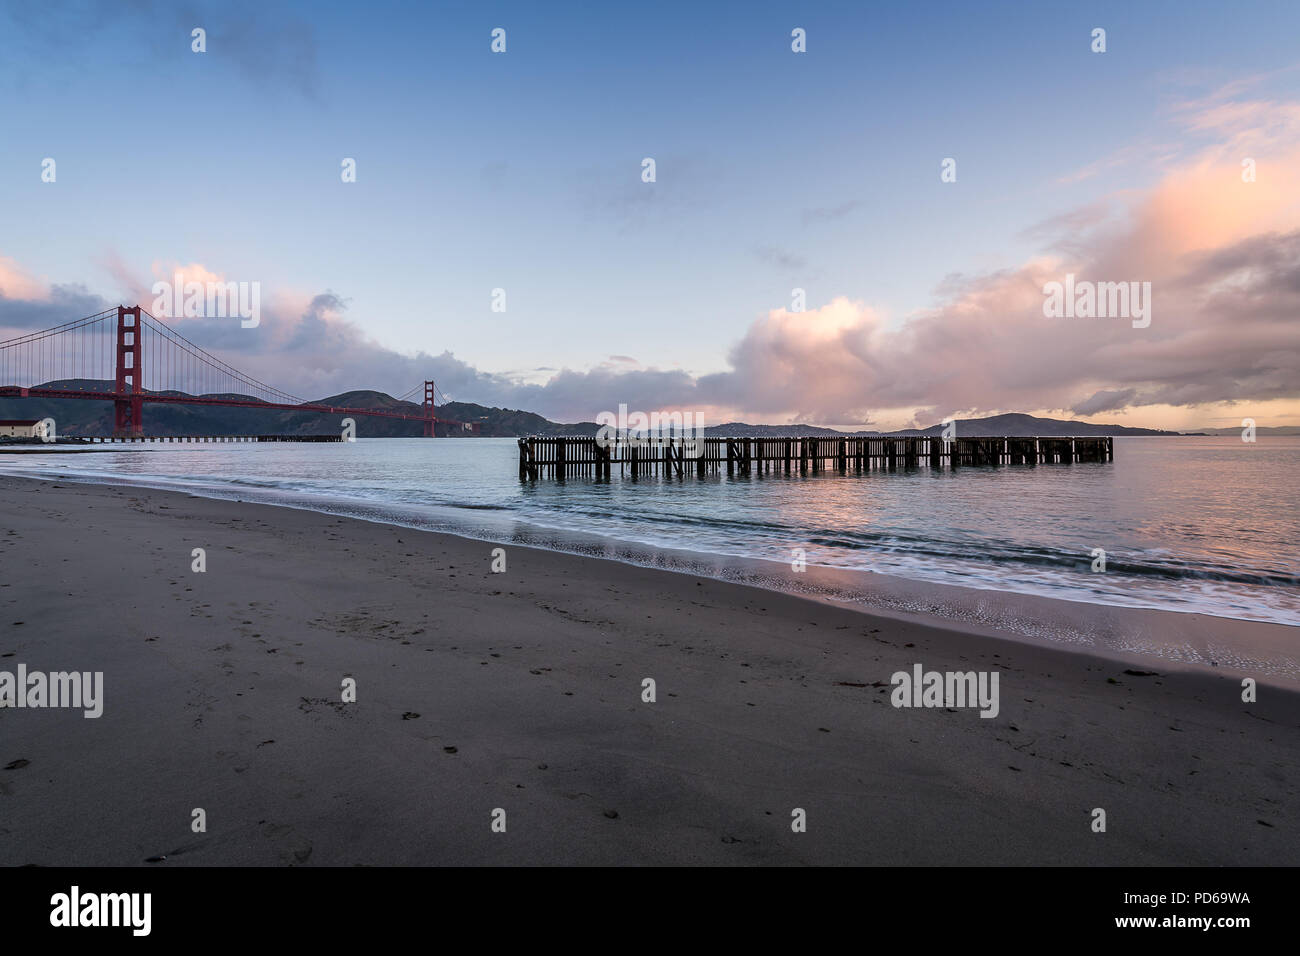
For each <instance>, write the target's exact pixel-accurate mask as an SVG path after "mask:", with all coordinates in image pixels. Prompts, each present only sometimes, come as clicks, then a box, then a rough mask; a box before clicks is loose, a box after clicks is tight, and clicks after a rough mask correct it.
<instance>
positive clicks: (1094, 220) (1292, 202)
mask: <svg viewBox="0 0 1300 956" xmlns="http://www.w3.org/2000/svg"><path fill="white" fill-rule="evenodd" d="M1258 102H1264V103H1265V104H1266V105H1265V106H1263V107H1261V106H1259V105H1258ZM1176 114H1177V115H1178V116H1179V117H1181V120H1182V122H1184V123H1185V124H1186V125H1187V126H1188V127H1189V128H1194V129H1195V130H1197V131H1201V130H1210V131H1213V133H1214V136H1215V137H1219V138H1218V139H1215V140H1214V141H1213V142H1211V143H1209V144H1208V145H1204V146H1202V147H1200V148H1198V150H1196V151H1194V152H1192V153H1190V154H1189V155H1188V156H1186V157H1184V158H1183V160H1182V161H1181V162H1180V163H1178V164H1176V165H1171V166H1170V167H1169V168H1167V169H1166V170H1165V171H1164V172H1163V174H1162V176H1161V178H1160V179H1159V180H1158V181H1157V182H1156V183H1155V184H1154V185H1152V186H1151V187H1150V188H1147V189H1145V190H1142V191H1140V192H1138V191H1134V192H1129V193H1125V194H1123V195H1117V196H1107V197H1103V198H1102V199H1099V200H1096V201H1094V202H1092V203H1089V204H1086V205H1084V206H1081V207H1080V208H1078V209H1075V210H1067V211H1065V212H1063V213H1061V214H1058V215H1056V216H1053V217H1050V218H1047V219H1045V220H1044V221H1043V222H1041V223H1039V224H1038V225H1037V226H1035V227H1034V228H1033V230H1032V234H1033V236H1034V238H1035V239H1036V240H1037V242H1038V243H1039V248H1040V249H1041V250H1042V252H1041V254H1039V255H1037V256H1035V257H1033V258H1030V259H1028V260H1027V261H1024V262H1021V263H1019V264H1009V265H1007V266H1006V267H1004V268H1000V269H996V270H992V271H989V272H986V273H983V274H978V275H949V276H946V277H943V278H942V280H941V282H940V284H939V286H938V288H937V292H936V294H937V297H938V298H937V304H935V305H933V306H932V307H930V308H927V309H923V310H920V311H917V312H915V313H913V314H910V315H908V316H906V317H905V319H901V320H900V319H898V318H896V317H891V316H888V315H886V314H884V313H882V312H881V311H879V310H878V309H876V308H874V307H873V306H872V305H871V304H870V303H869V302H865V301H860V300H852V299H849V298H846V297H838V298H834V299H832V300H831V301H829V302H825V303H823V304H821V305H819V306H817V307H815V308H812V309H810V310H808V311H806V312H801V313H793V312H789V311H788V310H786V309H774V310H771V311H769V312H768V313H766V314H765V315H760V316H757V317H755V318H754V320H753V321H752V323H751V324H750V326H749V327H748V329H747V330H746V331H745V332H744V334H743V335H742V336H741V337H740V338H739V340H738V341H736V343H735V344H734V346H733V347H732V348H731V349H730V350H729V352H728V353H727V355H726V357H725V361H724V362H722V363H720V364H721V366H722V367H721V368H720V369H719V370H717V371H713V372H710V373H707V374H701V375H695V374H691V373H688V372H686V371H684V370H681V369H658V368H653V367H645V366H642V365H640V364H639V363H635V362H632V361H630V357H629V356H611V357H610V358H609V360H607V361H605V362H602V363H601V364H600V365H598V366H597V367H595V368H591V369H588V370H585V371H584V370H574V369H567V368H561V369H559V370H557V371H548V370H546V369H545V368H542V369H531V370H529V373H528V377H526V376H525V375H524V374H523V373H518V372H515V373H504V374H503V373H497V372H490V371H485V370H482V369H479V368H476V367H474V366H471V365H469V364H468V363H466V362H464V361H462V360H460V359H458V358H456V357H455V356H454V355H452V354H451V353H448V352H444V353H442V354H441V355H431V354H428V353H423V352H417V353H414V354H404V353H400V352H398V351H396V350H394V349H392V348H389V347H387V346H385V345H383V344H382V343H378V342H375V341H374V340H372V339H371V338H370V337H369V336H367V335H366V334H365V332H364V327H365V318H366V316H365V314H364V311H360V312H358V311H357V310H356V308H355V306H354V304H353V303H350V302H348V301H347V300H346V299H345V298H343V297H342V296H340V295H338V294H335V293H333V292H330V291H328V290H327V291H322V292H306V291H302V290H293V289H285V288H279V289H274V290H268V291H267V294H266V295H264V297H263V319H262V323H261V326H260V327H259V328H257V329H255V330H252V329H242V328H240V326H239V323H238V321H237V320H233V321H232V320H225V321H223V320H196V319H186V320H182V321H181V322H180V324H179V328H180V329H181V331H182V334H184V335H186V336H187V337H189V338H191V339H193V340H194V341H195V342H197V343H198V344H199V345H201V346H203V347H204V348H209V349H211V350H213V351H216V352H218V354H220V355H222V357H223V358H225V359H226V360H227V361H229V362H230V363H231V364H233V365H235V366H236V367H238V368H241V369H243V370H245V371H247V372H248V373H250V374H252V375H254V376H256V377H258V378H260V379H262V380H263V381H267V382H270V383H271V384H273V385H276V386H277V387H280V388H283V389H285V390H286V391H289V392H292V393H294V394H298V395H302V396H304V397H308V398H318V397H322V396H325V395H329V394H334V393H337V392H340V391H343V390H345V389H352V388H376V389H381V390H384V391H387V392H389V393H390V394H401V393H402V392H404V391H405V390H406V389H407V388H409V387H411V386H412V385H413V384H416V383H418V382H420V381H422V380H423V379H425V378H435V379H436V380H437V381H438V384H439V387H440V388H441V389H442V390H443V392H444V393H446V394H449V395H454V396H455V397H456V398H457V399H460V400H465V401H475V402H481V403H483V404H489V405H501V406H505V407H509V408H526V409H529V410H533V411H537V412H540V413H541V414H544V415H546V416H548V417H550V418H553V419H557V420H561V421H580V420H587V421H590V420H593V419H594V418H595V416H596V415H597V414H598V413H599V412H601V411H609V410H615V409H617V408H618V406H619V405H620V404H626V405H628V406H629V408H634V409H639V410H644V411H654V410H660V409H669V410H671V409H682V410H695V411H700V412H703V413H704V414H705V415H706V418H707V419H708V420H711V421H717V422H723V421H728V420H734V419H738V418H740V419H748V420H751V421H753V420H767V421H781V420H784V421H790V420H804V421H808V422H811V423H818V424H821V423H824V424H837V423H840V424H842V423H848V422H858V421H866V420H869V419H873V420H876V421H880V422H881V423H882V424H885V425H891V424H895V423H896V424H900V425H901V424H906V423H909V422H912V421H916V422H919V423H923V424H932V423H933V422H934V421H937V420H939V419H940V418H942V417H945V416H947V415H960V416H970V415H975V414H992V413H996V412H1001V411H1025V412H1039V413H1042V412H1052V411H1062V412H1063V411H1066V410H1069V411H1072V412H1073V413H1074V414H1078V415H1095V414H1101V413H1119V412H1124V411H1126V410H1131V409H1134V408H1144V407H1145V408H1170V407H1172V408H1175V409H1177V408H1195V407H1200V406H1214V405H1219V406H1224V405H1226V404H1227V403H1233V402H1240V403H1245V402H1251V403H1264V402H1271V403H1274V405H1272V406H1270V407H1277V406H1276V403H1278V402H1289V403H1291V404H1290V406H1289V407H1292V408H1300V405H1297V400H1300V321H1297V318H1296V317H1297V316H1300V229H1297V223H1300V185H1297V181H1296V179H1295V177H1294V175H1293V171H1294V170H1295V169H1297V168H1300V110H1298V109H1296V108H1295V107H1294V104H1287V103H1277V102H1275V101H1271V100H1269V101H1247V102H1241V101H1237V100H1230V99H1224V98H1223V97H1218V98H1212V99H1210V100H1207V101H1205V102H1197V103H1193V104H1189V105H1186V106H1184V107H1179V108H1178V109H1177V110H1176ZM1212 138H1213V137H1212ZM1223 142H1229V143H1231V144H1232V148H1231V149H1225V148H1223V146H1222V143H1223ZM1246 146H1249V148H1250V149H1251V150H1252V153H1251V155H1253V157H1254V158H1255V159H1256V161H1257V179H1256V181H1254V182H1243V180H1242V177H1241V164H1240V161H1241V155H1242V154H1241V152H1240V149H1241V148H1245V147H1246ZM664 170H665V167H663V166H661V167H660V174H661V177H662V175H663V173H664ZM623 175H624V176H626V178H627V180H628V181H627V182H626V183H625V184H624V188H625V189H626V190H627V191H628V192H627V193H625V195H628V194H631V193H633V192H634V191H635V190H637V189H638V188H640V187H642V186H645V187H646V188H652V187H650V186H648V185H647V184H641V183H640V182H639V178H638V176H637V170H636V167H635V165H633V166H632V167H630V169H628V170H624V171H623ZM658 185H662V183H661V184H658ZM604 195H605V196H606V197H608V195H609V194H608V193H607V192H606V193H604ZM3 251H5V250H0V252H3ZM761 254H762V255H763V256H766V257H767V258H768V259H770V260H772V261H773V262H774V263H776V264H781V265H784V266H788V267H793V266H797V265H802V261H801V260H799V259H798V257H795V256H792V255H791V254H789V253H786V252H783V251H781V250H778V249H775V248H772V247H766V248H765V249H763V250H762V251H761ZM172 268H173V266H171V265H170V264H162V263H159V264H155V271H156V272H158V273H160V274H161V275H164V276H165V275H167V274H168V272H169V270H171V269H172ZM183 268H184V269H186V270H193V271H194V272H195V274H196V275H198V274H203V275H205V276H207V275H211V276H214V277H220V270H219V269H218V268H216V267H215V266H212V265H211V264H209V265H207V266H205V265H202V264H198V263H192V264H190V265H188V266H184V267H183ZM114 270H115V272H114V274H115V275H117V276H118V279H119V282H120V283H121V284H122V285H123V287H124V288H128V289H131V288H136V285H137V284H136V283H133V282H132V281H131V277H130V276H129V274H128V273H127V270H125V269H124V268H123V267H121V266H120V264H118V265H116V266H114ZM1067 273H1073V274H1074V275H1075V276H1076V277H1077V278H1078V279H1080V280H1084V281H1093V282H1142V283H1145V282H1150V283H1151V288H1152V319H1151V324H1150V326H1149V327H1148V328H1134V327H1133V326H1132V324H1131V322H1130V321H1129V320H1128V319H1126V318H1106V319H1096V318H1092V319H1089V318H1076V319H1055V318H1047V317H1045V316H1044V314H1043V302H1044V294H1043V287H1044V285H1045V284H1046V283H1049V282H1060V281H1062V280H1063V279H1064V278H1065V276H1066V274H1067ZM138 284H139V285H140V286H147V282H140V283H138ZM8 287H12V288H13V289H14V290H16V291H15V293H14V294H15V295H17V296H18V297H17V298H14V297H13V296H11V295H10V293H9V292H8ZM0 291H4V297H3V298H0V323H3V324H4V325H6V326H8V327H9V328H13V329H30V328H34V327H44V326H43V325H42V324H36V323H43V324H44V325H54V324H56V323H57V322H60V321H65V320H67V319H69V318H75V317H76V316H77V315H81V314H89V313H91V312H95V311H98V309H100V308H104V307H105V306H106V305H107V304H115V303H103V302H102V300H99V299H97V298H96V297H94V296H91V295H89V294H88V293H86V291H85V290H84V289H81V288H80V287H76V286H48V287H47V286H46V285H45V283H44V281H43V280H36V279H34V278H33V277H31V276H30V275H28V274H27V273H25V272H24V271H23V270H22V269H21V268H20V267H19V266H18V265H17V263H14V262H13V261H12V260H8V259H0ZM143 292H144V294H145V295H147V289H144V290H143ZM139 301H142V302H148V301H149V298H145V297H143V296H142V297H141V299H140V300H139ZM539 372H541V374H540V375H539V374H538V373H539ZM529 377H532V378H533V380H529ZM1210 411H1211V412H1212V411H1213V409H1211V410H1210Z"/></svg>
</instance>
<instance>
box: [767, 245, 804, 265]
mask: <svg viewBox="0 0 1300 956" xmlns="http://www.w3.org/2000/svg"><path fill="white" fill-rule="evenodd" d="M754 255H755V256H756V257H757V258H758V259H759V261H760V262H765V263H767V264H768V265H769V266H775V267H776V268H778V269H789V270H793V271H798V270H801V269H804V268H806V267H807V265H808V260H807V259H805V258H804V257H803V256H801V255H797V254H796V253H793V252H789V251H787V250H785V249H780V248H777V247H776V246H758V247H757V248H755V249H754Z"/></svg>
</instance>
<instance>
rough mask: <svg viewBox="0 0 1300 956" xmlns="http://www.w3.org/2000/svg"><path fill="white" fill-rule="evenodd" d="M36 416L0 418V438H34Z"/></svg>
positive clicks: (36, 422) (38, 422) (36, 423)
mask: <svg viewBox="0 0 1300 956" xmlns="http://www.w3.org/2000/svg"><path fill="white" fill-rule="evenodd" d="M40 423H41V422H40V419H38V418H31V419H27V418H0V438H36V437H38V436H37V434H36V428H37V426H38V425H40Z"/></svg>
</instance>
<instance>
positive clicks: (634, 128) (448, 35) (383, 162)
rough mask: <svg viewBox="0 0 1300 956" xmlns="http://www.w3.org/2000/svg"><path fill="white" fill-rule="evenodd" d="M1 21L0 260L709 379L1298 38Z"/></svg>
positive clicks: (1004, 14) (776, 15) (233, 10)
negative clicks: (185, 285) (494, 33)
mask: <svg viewBox="0 0 1300 956" xmlns="http://www.w3.org/2000/svg"><path fill="white" fill-rule="evenodd" d="M0 9H2V10H3V12H2V13H0V94H2V95H3V102H4V103H5V107H6V108H5V111H4V115H5V122H4V133H3V140H4V142H3V146H2V147H0V209H2V210H3V212H2V213H0V216H2V220H0V221H2V222H3V226H0V256H4V257H9V258H11V259H13V260H15V261H16V262H17V263H19V264H20V265H21V267H22V268H23V269H24V270H25V271H26V272H28V273H29V274H31V275H33V276H38V277H40V278H41V279H42V280H44V281H48V282H50V283H55V284H68V283H80V284H83V285H84V286H85V287H86V289H87V290H88V291H90V292H92V293H94V294H96V295H100V296H103V297H104V298H106V299H107V300H110V301H113V302H115V301H116V300H117V299H118V298H119V297H122V296H124V295H127V294H129V293H130V292H131V291H132V288H139V287H140V286H144V287H147V286H148V285H149V283H150V282H151V281H152V279H153V274H152V272H151V269H152V268H153V264H154V263H156V262H161V263H172V262H175V263H202V264H203V265H204V266H205V267H206V268H208V269H210V270H212V271H214V272H218V273H221V274H223V275H225V276H226V277H227V278H231V279H239V280H249V281H253V280H256V281H260V282H261V283H262V286H263V290H264V295H269V294H273V293H274V292H275V291H276V290H284V291H285V292H286V293H288V292H290V291H292V292H293V293H295V294H299V295H302V296H310V295H313V294H317V293H322V292H326V291H329V292H332V293H334V294H335V295H337V296H338V297H340V298H341V299H342V300H343V302H345V303H346V312H345V313H344V315H345V317H346V320H347V321H349V322H351V323H354V324H355V326H356V327H357V329H358V330H359V331H360V333H361V334H363V335H364V336H366V337H368V338H370V339H372V340H374V341H375V342H377V343H379V344H381V345H382V346H384V347H386V348H388V349H392V350H395V351H397V352H401V353H412V352H416V351H424V352H427V353H430V354H432V355H437V354H439V353H443V352H444V351H450V352H451V353H453V354H454V355H455V357H456V358H457V359H459V360H460V361H462V362H465V363H469V364H470V365H471V366H473V367H474V368H476V369H480V370H484V371H487V372H491V373H494V374H506V375H509V376H512V377H515V378H519V379H522V380H526V381H529V382H542V381H544V380H545V378H546V377H547V375H549V374H551V373H550V372H549V371H548V370H552V369H558V368H562V367H563V368H570V369H575V370H584V369H590V368H592V367H594V366H598V365H599V364H600V363H602V362H606V361H607V360H608V359H609V357H610V356H628V357H631V358H634V359H635V360H637V362H639V363H640V364H641V366H643V367H644V366H653V367H656V368H659V369H681V370H684V371H685V372H687V373H690V374H691V375H701V374H707V373H714V372H719V371H723V370H725V369H726V368H727V367H728V354H729V351H730V350H731V349H732V348H733V347H734V346H735V345H736V343H737V342H738V341H739V340H740V339H742V337H743V336H744V335H745V334H746V330H747V329H749V328H750V326H751V324H752V323H753V322H754V321H755V320H756V319H757V318H759V317H761V316H763V315H765V314H767V313H768V312H770V311H771V310H773V309H781V308H783V307H786V306H788V305H789V303H790V290H791V289H792V288H794V287H802V288H804V289H806V290H807V296H808V305H809V307H810V308H817V307H821V306H824V305H826V304H827V303H830V302H831V301H832V300H833V299H835V298H836V297H845V298H847V299H849V300H853V301H860V302H863V303H866V304H867V305H868V306H870V307H871V308H872V309H873V310H876V311H877V312H878V313H879V314H880V315H881V316H882V317H883V321H885V322H886V323H888V324H891V325H893V326H895V327H903V326H904V325H905V324H906V322H907V321H908V318H909V316H912V315H913V314H915V313H916V312H918V310H928V309H932V308H935V307H936V306H938V305H940V304H941V302H942V300H943V296H944V290H945V289H947V287H948V286H947V283H950V282H951V281H953V280H952V278H951V277H953V276H974V275H986V274H989V273H994V272H997V271H998V270H1000V269H1005V268H1008V267H1011V266H1015V265H1017V264H1019V263H1022V262H1024V261H1025V260H1027V259H1030V258H1032V257H1033V256H1035V255H1038V254H1040V253H1041V252H1042V250H1043V247H1044V240H1043V237H1042V235H1041V233H1040V232H1036V231H1035V230H1034V227H1035V226H1036V225H1038V224H1040V223H1043V222H1044V221H1047V220H1051V219H1052V218H1053V217H1055V216H1059V215H1062V214H1066V213H1069V212H1070V211H1071V210H1077V209H1079V208H1081V207H1086V206H1087V205H1088V204H1089V203H1093V202H1096V201H1097V200H1098V199H1099V198H1100V197H1108V196H1115V195H1123V194H1124V193H1125V192H1126V191H1132V190H1142V189H1147V188H1150V187H1151V186H1152V185H1153V184H1155V183H1157V182H1158V181H1159V180H1160V178H1161V176H1162V175H1163V169H1162V160H1164V159H1166V158H1167V157H1168V156H1169V155H1176V154H1180V153H1184V152H1186V151H1187V150H1188V149H1189V148H1192V147H1193V146H1195V145H1196V135H1195V134H1189V133H1188V132H1187V130H1185V129H1175V128H1173V126H1172V125H1171V122H1170V115H1169V109H1170V105H1171V104H1174V103H1178V102H1182V101H1185V100H1188V99H1195V98H1197V97H1199V96H1203V95H1205V94H1207V93H1208V92H1209V91H1211V90H1214V89H1217V88H1220V87H1222V86H1223V85H1225V84H1229V83H1232V82H1233V81H1235V80H1237V79H1239V78H1241V77H1243V76H1251V75H1259V74H1268V73H1271V72H1275V71H1285V70H1286V69H1288V68H1289V67H1290V66H1291V65H1292V64H1293V61H1294V60H1295V59H1297V57H1296V44H1295V38H1296V36H1297V35H1300V30H1298V29H1297V28H1298V27H1300V5H1297V4H1294V3H1251V4H1246V5H1242V4H1223V3H1216V4H1211V3H1187V2H1168V3H1157V2H1143V3H1132V2H1126V3H1088V4H1073V3H1070V4H1066V3H1050V2H1047V3H1044V2H1037V3H1033V2H1026V3H986V4H973V3H907V4H865V3H860V2H859V3H817V4H779V3H756V2H745V3H715V4H695V3H658V4H653V5H632V4H627V5H623V4H619V5H613V4H598V3H585V4H579V3H573V4H551V3H537V2H533V3H520V4H491V3H450V4H427V3H421V4H415V3H411V4H403V3H372V4H365V5H361V4H345V5H343V4H340V5H335V4H330V3H302V4H298V3H268V4H256V5H254V4H247V3H234V4H203V3H195V4H163V3H148V2H132V3H121V4H100V3H86V4H82V3H59V2H54V3H39V4H38V3H31V4H28V3H4V4H3V5H0ZM194 26H202V27H204V28H205V29H206V30H207V33H208V39H207V43H208V50H207V52H206V53H204V54H195V53H192V52H191V50H190V42H191V41H190V29H191V28H192V27H194ZM494 27H502V28H504V29H506V31H507V44H508V47H507V52H506V53H505V54H493V53H492V52H491V51H490V49H489V43H490V35H489V34H490V31H491V30H492V29H493V28H494ZM794 27H802V28H804V29H806V31H807V36H808V52H807V53H805V54H794V53H792V52H791V50H790V31H791V29H792V28H794ZM1094 27H1103V28H1105V29H1106V31H1107V46H1108V49H1107V52H1106V53H1105V54H1104V55H1097V54H1094V53H1092V52H1091V51H1090V49H1089V44H1090V31H1091V30H1092V29H1093V28H1094ZM1280 82H1281V83H1282V84H1283V85H1285V86H1288V87H1290V88H1291V89H1294V84H1295V77H1294V75H1286V74H1283V79H1282V80H1281V81H1280ZM47 156H48V157H54V158H55V159H56V160H57V162H58V182H57V184H56V185H54V186H51V185H50V184H43V183H41V182H40V179H39V172H40V162H41V160H42V158H44V157H47ZM647 156H649V157H653V158H654V159H655V160H656V163H657V182H655V183H654V184H645V183H642V182H641V180H640V172H641V160H642V158H643V157H647ZM344 157H354V158H355V159H356V160H357V164H358V181H357V182H356V183H354V184H344V183H342V182H341V181H340V176H339V170H340V161H341V160H342V159H343V158H344ZM945 157H954V158H955V159H956V160H957V164H958V165H957V170H958V177H957V182H956V183H952V184H944V183H941V182H940V180H939V164H940V162H941V160H942V159H944V158H945ZM1093 164H1097V169H1096V171H1095V172H1093V173H1092V174H1090V175H1079V174H1080V171H1082V170H1085V169H1087V168H1089V167H1090V166H1092V165H1093ZM1058 238H1059V237H1058ZM133 276H138V277H139V278H138V280H136V281H137V282H138V285H136V286H130V285H129V283H128V282H127V281H125V280H126V278H127V277H133ZM497 287H501V288H504V289H505V290H506V293H507V298H508V311H507V312H506V313H504V314H500V313H494V312H492V311H490V309H489V305H490V296H491V291H492V290H493V289H494V288H497ZM539 369H541V370H542V371H538V370H539ZM351 384H355V385H365V386H369V387H385V386H386V385H389V384H391V385H394V386H395V385H397V384H399V383H396V382H394V383H385V382H355V383H351ZM401 384H403V385H405V383H401ZM465 397H467V398H470V397H474V396H472V395H466V396H465Z"/></svg>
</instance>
